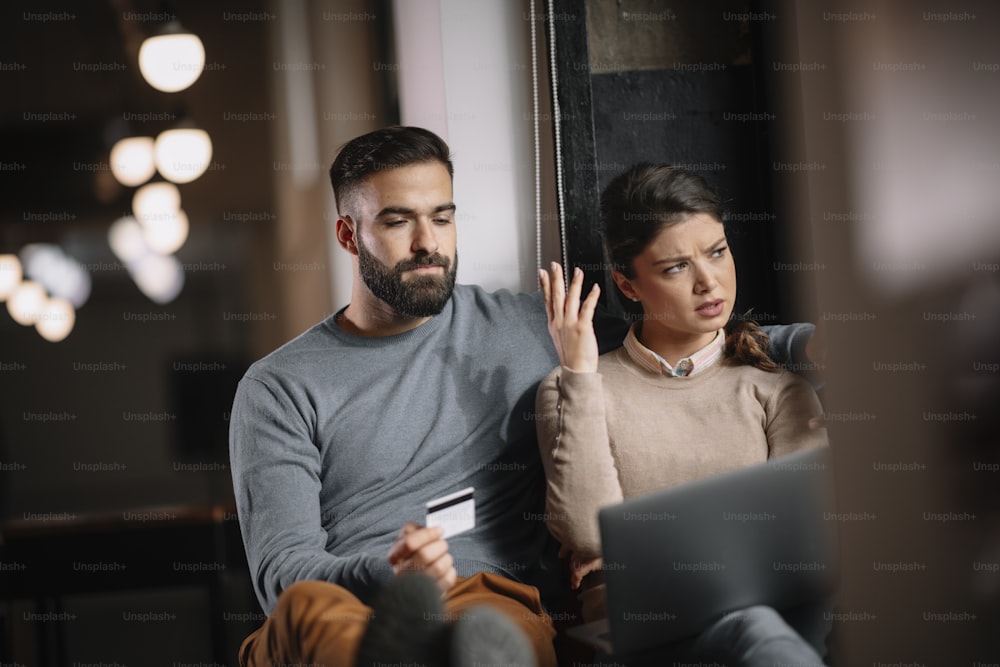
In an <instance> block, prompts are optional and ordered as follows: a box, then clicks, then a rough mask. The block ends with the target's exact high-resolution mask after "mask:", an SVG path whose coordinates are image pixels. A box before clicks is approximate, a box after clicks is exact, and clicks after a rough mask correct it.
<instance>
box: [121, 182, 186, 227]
mask: <svg viewBox="0 0 1000 667" xmlns="http://www.w3.org/2000/svg"><path fill="white" fill-rule="evenodd" d="M180 208H181V193H180V191H179V190H178V189H177V186H176V185H174V184H173V183H149V184H147V185H144V186H142V187H141V188H139V189H138V190H136V191H135V195H134V196H133V197H132V213H133V214H134V215H135V219H136V220H137V221H138V222H139V224H140V225H142V226H143V227H145V226H146V222H147V221H149V220H155V219H156V218H159V217H165V216H169V215H172V214H174V213H176V212H177V211H179V210H180Z"/></svg>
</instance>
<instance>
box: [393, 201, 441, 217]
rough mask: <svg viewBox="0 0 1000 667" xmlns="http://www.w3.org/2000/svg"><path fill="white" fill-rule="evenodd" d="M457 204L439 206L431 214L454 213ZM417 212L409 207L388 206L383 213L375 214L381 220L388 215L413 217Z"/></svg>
mask: <svg viewBox="0 0 1000 667" xmlns="http://www.w3.org/2000/svg"><path fill="white" fill-rule="evenodd" d="M454 210H455V204H454V203H452V202H448V203H447V204H439V205H438V206H435V207H434V208H433V209H432V210H431V213H444V212H445V211H454ZM414 213H416V211H415V210H414V209H412V208H409V207H407V206H386V207H385V208H383V209H382V210H381V211H379V212H378V213H376V214H375V217H376V218H381V217H384V216H387V215H413V214H414Z"/></svg>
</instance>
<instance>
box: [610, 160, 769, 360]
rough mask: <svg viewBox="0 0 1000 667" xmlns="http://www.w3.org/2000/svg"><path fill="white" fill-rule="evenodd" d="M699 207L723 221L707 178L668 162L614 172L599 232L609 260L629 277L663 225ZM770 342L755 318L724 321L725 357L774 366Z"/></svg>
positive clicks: (639, 165) (693, 211) (718, 203)
mask: <svg viewBox="0 0 1000 667" xmlns="http://www.w3.org/2000/svg"><path fill="white" fill-rule="evenodd" d="M698 213H705V214H707V215H710V216H711V217H713V218H714V219H716V220H718V221H719V223H720V224H721V223H722V222H723V218H724V216H725V207H724V206H723V204H722V200H721V198H720V197H719V195H718V194H717V193H716V192H715V191H714V190H713V189H712V188H711V187H710V186H709V185H708V183H707V182H706V181H705V179H704V178H702V177H701V176H699V175H698V174H696V173H694V172H691V171H688V170H686V169H682V168H680V167H674V166H671V165H667V164H649V163H645V162H644V163H640V164H637V165H634V166H633V167H632V168H630V169H629V170H628V171H626V172H625V173H623V174H621V175H619V176H616V177H615V178H614V180H612V181H611V183H609V184H608V187H606V188H605V189H604V193H603V194H602V195H601V234H602V236H603V238H604V251H605V253H606V256H607V260H608V263H609V264H610V265H611V268H612V269H614V270H615V271H618V272H620V273H622V274H623V275H624V276H625V277H626V278H635V258H636V257H638V256H639V255H641V254H642V253H643V251H644V250H645V249H646V248H647V247H648V246H649V244H651V243H652V242H653V240H654V239H656V237H657V236H658V235H659V233H660V231H661V230H663V228H664V227H667V226H668V225H673V224H677V223H678V222H682V221H684V220H686V219H687V218H688V217H689V216H691V215H695V214H698ZM626 303H627V302H626ZM640 317H641V316H640ZM769 348H770V340H769V339H768V337H767V334H766V333H764V332H763V331H762V330H761V329H760V327H758V326H757V324H756V323H755V322H753V321H751V320H749V319H744V318H730V320H729V322H728V323H727V324H726V344H725V347H724V348H723V358H724V360H725V361H726V363H728V364H731V365H734V366H738V365H750V366H755V367H757V368H760V369H762V370H765V371H775V370H777V369H778V366H777V364H775V363H774V361H773V360H772V359H771V357H770V356H769V355H768V349H769Z"/></svg>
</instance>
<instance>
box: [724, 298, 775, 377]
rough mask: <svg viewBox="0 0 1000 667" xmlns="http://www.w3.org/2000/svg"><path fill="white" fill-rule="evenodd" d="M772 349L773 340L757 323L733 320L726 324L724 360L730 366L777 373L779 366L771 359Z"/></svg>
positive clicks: (746, 320)
mask: <svg viewBox="0 0 1000 667" xmlns="http://www.w3.org/2000/svg"><path fill="white" fill-rule="evenodd" d="M747 315H749V313H747ZM747 315H744V317H746V316H747ZM770 349H771V339H770V338H768V335H767V334H766V333H764V331H763V330H762V329H761V328H760V327H759V326H757V323H756V322H754V321H752V320H748V319H736V318H733V319H730V320H729V323H728V324H726V343H725V346H724V347H723V348H722V358H723V359H724V360H725V363H727V364H728V365H730V366H754V367H755V368H759V369H761V370H762V371H769V372H775V371H777V370H778V369H779V366H778V364H776V363H775V362H774V360H773V359H771V355H770V353H769V350H770Z"/></svg>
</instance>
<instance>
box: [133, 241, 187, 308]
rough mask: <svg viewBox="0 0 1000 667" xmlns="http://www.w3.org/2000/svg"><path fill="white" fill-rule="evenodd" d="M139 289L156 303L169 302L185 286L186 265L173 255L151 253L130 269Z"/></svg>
mask: <svg viewBox="0 0 1000 667" xmlns="http://www.w3.org/2000/svg"><path fill="white" fill-rule="evenodd" d="M130 273H131V274H132V279H133V280H135V284H136V285H138V286H139V289H140V290H141V291H142V293H143V294H145V295H146V296H147V297H149V298H150V299H151V300H153V301H155V302H156V303H161V304H162V303H169V302H171V301H173V300H174V299H175V298H177V295H178V294H180V293H181V289H182V288H183V287H184V267H182V266H181V263H180V262H179V261H177V258H176V257H174V256H173V255H157V254H156V253H150V254H148V255H146V256H145V257H143V258H142V259H140V260H139V261H138V262H136V263H135V264H134V265H133V267H132V268H131V269H130Z"/></svg>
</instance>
